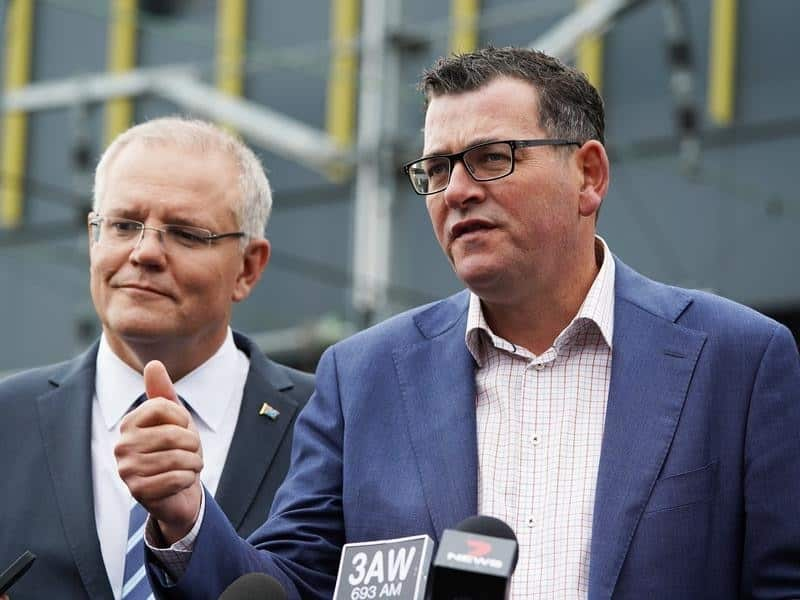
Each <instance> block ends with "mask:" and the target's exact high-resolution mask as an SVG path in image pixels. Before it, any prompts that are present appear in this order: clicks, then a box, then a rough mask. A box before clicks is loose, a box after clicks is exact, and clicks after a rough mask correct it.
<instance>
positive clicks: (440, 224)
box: [427, 196, 447, 244]
mask: <svg viewBox="0 0 800 600" xmlns="http://www.w3.org/2000/svg"><path fill="white" fill-rule="evenodd" d="M443 207H444V203H443V202H441V201H436V200H434V199H432V198H431V197H430V196H428V200H427V208H428V217H430V220H431V225H432V226H433V233H434V234H436V239H437V240H439V243H440V244H443V241H444V237H445V236H444V227H445V221H446V220H447V211H446V210H445V209H444V208H443Z"/></svg>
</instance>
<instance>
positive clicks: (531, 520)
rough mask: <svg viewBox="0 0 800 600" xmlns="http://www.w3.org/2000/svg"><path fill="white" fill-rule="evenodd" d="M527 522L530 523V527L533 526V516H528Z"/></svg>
mask: <svg viewBox="0 0 800 600" xmlns="http://www.w3.org/2000/svg"><path fill="white" fill-rule="evenodd" d="M527 524H528V527H533V517H528V521H527Z"/></svg>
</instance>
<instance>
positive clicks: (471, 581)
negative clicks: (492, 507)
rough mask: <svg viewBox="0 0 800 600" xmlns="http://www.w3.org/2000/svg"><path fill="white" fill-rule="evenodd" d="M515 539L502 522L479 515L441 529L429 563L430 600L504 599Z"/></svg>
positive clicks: (513, 562)
mask: <svg viewBox="0 0 800 600" xmlns="http://www.w3.org/2000/svg"><path fill="white" fill-rule="evenodd" d="M517 556H518V548H517V536H516V535H514V531H513V530H512V529H511V527H509V526H508V525H507V524H506V523H505V522H503V521H501V520H500V519H496V518H494V517H487V516H484V515H479V516H475V517H470V518H469V519H466V520H464V521H462V522H461V523H459V524H458V526H457V527H456V529H445V530H444V533H443V534H442V540H441V542H440V543H439V551H438V552H437V553H436V559H435V560H434V561H433V575H432V580H433V581H432V587H431V599H432V600H498V599H505V598H508V591H509V583H510V581H511V574H512V573H513V572H514V569H515V568H516V566H517Z"/></svg>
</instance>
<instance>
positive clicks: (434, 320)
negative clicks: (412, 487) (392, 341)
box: [393, 293, 478, 537]
mask: <svg viewBox="0 0 800 600" xmlns="http://www.w3.org/2000/svg"><path fill="white" fill-rule="evenodd" d="M467 298H468V296H467V294H465V293H462V294H459V295H458V296H456V297H454V298H453V299H450V300H448V301H445V302H443V303H441V304H437V305H435V307H434V308H433V309H431V310H429V311H427V312H426V313H422V314H421V315H420V316H419V317H418V319H417V326H418V327H419V328H420V330H421V331H422V333H423V335H425V336H426V337H429V338H430V339H426V340H424V341H422V342H420V343H417V344H415V345H412V346H409V347H401V348H397V349H395V350H394V352H393V357H394V361H395V367H396V369H397V374H398V378H399V381H400V393H401V395H402V398H403V401H404V405H405V416H406V421H407V423H406V424H407V430H408V432H409V435H410V437H411V444H412V447H413V449H414V454H415V455H416V459H417V465H418V467H419V472H420V474H421V478H422V489H423V491H424V494H425V498H426V500H427V504H428V510H429V512H430V515H431V521H432V522H433V525H434V528H435V530H436V535H437V537H440V536H441V534H442V531H443V530H444V529H445V528H447V527H453V526H455V525H456V524H458V523H459V522H461V521H462V520H464V519H465V518H467V517H469V516H472V515H474V514H475V513H476V511H477V508H478V491H477V478H478V449H477V433H476V426H475V373H474V371H475V365H474V361H473V359H472V355H470V353H469V351H468V350H467V348H466V345H465V343H464V331H465V327H466V307H467V304H466V301H467ZM421 382H424V385H421V384H420V383H421Z"/></svg>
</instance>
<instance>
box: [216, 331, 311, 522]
mask: <svg viewBox="0 0 800 600" xmlns="http://www.w3.org/2000/svg"><path fill="white" fill-rule="evenodd" d="M234 340H235V342H236V345H237V347H239V349H241V350H243V351H244V352H245V353H246V354H247V355H248V356H249V357H250V370H249V371H248V373H247V381H246V383H245V388H244V395H243V397H242V405H241V409H240V411H239V418H238V420H237V421H236V429H235V431H234V434H233V440H232V441H231V447H230V449H229V450H228V456H227V458H226V460H225V467H224V468H223V470H222V476H221V478H220V481H219V486H218V487H217V493H216V495H215V499H216V500H217V503H218V504H219V505H220V507H221V508H222V510H223V511H224V512H225V514H226V515H228V518H229V519H230V521H231V523H232V524H233V526H234V527H235V528H236V529H238V528H239V527H240V526H241V524H242V522H243V521H244V518H245V516H246V515H247V511H248V509H249V508H250V505H251V504H252V503H253V500H254V499H255V497H256V494H257V493H258V490H259V487H260V486H261V483H262V482H263V480H264V478H265V477H266V476H267V472H268V471H269V469H270V466H271V465H272V462H273V460H274V458H275V454H276V453H277V451H278V448H279V446H280V444H281V442H282V441H283V438H284V437H285V436H286V434H287V433H288V431H289V427H290V425H291V423H292V421H293V420H294V417H295V413H296V412H297V404H296V403H295V402H294V401H293V400H291V399H289V398H287V397H286V396H285V394H282V393H281V390H286V389H289V388H291V387H292V382H291V380H290V379H289V378H288V377H287V376H286V374H285V373H283V372H282V371H280V370H279V369H278V368H276V367H275V365H274V364H272V363H270V362H268V361H267V360H266V358H265V357H264V356H263V355H262V354H261V351H260V350H259V349H258V348H256V347H255V346H254V345H253V344H252V343H251V342H249V341H248V340H247V338H245V337H244V336H241V335H239V334H238V333H234ZM264 402H267V403H268V404H270V405H271V406H272V407H273V408H275V409H277V410H278V411H279V412H280V416H279V417H278V418H277V419H275V420H272V419H269V418H267V417H265V416H262V415H259V414H258V413H259V410H260V409H261V406H262V405H263V404H264ZM264 518H265V519H266V515H264Z"/></svg>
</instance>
